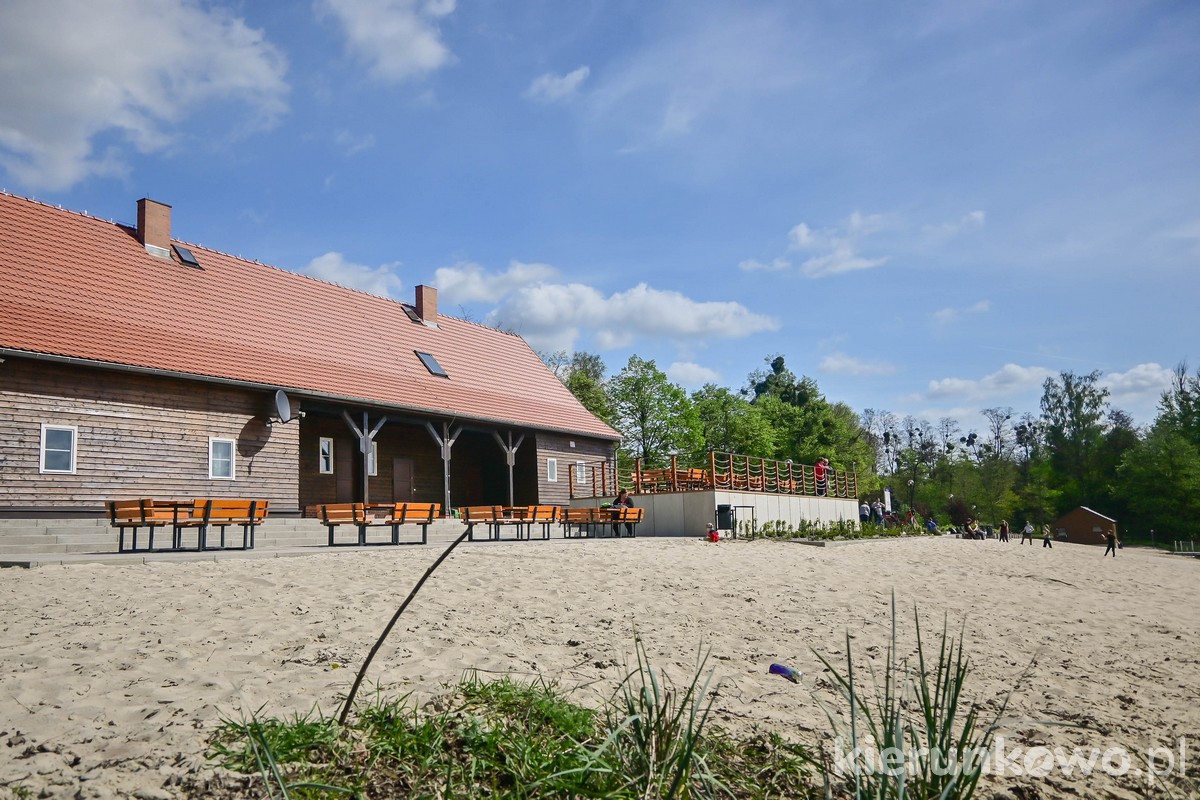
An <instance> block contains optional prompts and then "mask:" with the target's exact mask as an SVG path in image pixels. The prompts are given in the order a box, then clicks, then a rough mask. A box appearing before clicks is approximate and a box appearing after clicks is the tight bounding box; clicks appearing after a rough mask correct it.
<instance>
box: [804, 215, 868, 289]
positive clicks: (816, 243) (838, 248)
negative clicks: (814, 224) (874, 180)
mask: <svg viewBox="0 0 1200 800" xmlns="http://www.w3.org/2000/svg"><path fill="white" fill-rule="evenodd" d="M888 224H889V223H888V220H887V218H886V217H885V216H883V215H882V214H868V215H865V216H864V215H863V214H861V213H859V212H858V211H855V212H854V213H853V214H851V215H850V216H849V217H847V218H846V220H845V222H843V223H842V225H841V226H838V227H833V228H822V229H818V230H814V229H813V228H810V227H809V226H808V224H807V223H805V222H801V223H800V224H798V225H797V226H796V227H794V228H792V230H791V231H790V232H789V234H788V241H789V249H791V250H796V251H802V252H808V253H813V254H814V255H813V256H812V257H811V258H809V259H808V260H806V261H805V262H804V263H803V264H801V265H800V271H801V272H802V273H804V274H805V275H807V276H808V277H810V278H824V277H828V276H830V275H840V274H842V273H845V272H854V271H856V270H863V269H873V268H875V267H878V266H882V265H883V264H886V263H887V261H888V257H887V256H884V257H882V258H865V257H863V256H861V255H859V252H858V251H859V248H860V247H861V245H862V240H863V239H865V238H868V237H870V236H872V235H873V234H875V233H878V232H879V231H882V230H884V229H885V228H887V226H888Z"/></svg>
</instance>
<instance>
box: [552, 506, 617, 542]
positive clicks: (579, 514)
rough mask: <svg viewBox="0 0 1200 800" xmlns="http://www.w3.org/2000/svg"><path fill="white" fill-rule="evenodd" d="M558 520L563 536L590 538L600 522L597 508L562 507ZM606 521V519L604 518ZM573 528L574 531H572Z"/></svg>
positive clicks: (566, 537) (568, 537)
mask: <svg viewBox="0 0 1200 800" xmlns="http://www.w3.org/2000/svg"><path fill="white" fill-rule="evenodd" d="M559 520H560V521H561V522H562V528H563V538H564V539H571V538H590V537H591V536H592V532H593V530H594V529H595V527H596V526H597V525H599V524H600V522H601V519H600V509H598V508H564V509H563V513H562V514H561V515H560V517H559ZM606 521H607V520H606ZM572 530H575V531H576V532H575V533H572Z"/></svg>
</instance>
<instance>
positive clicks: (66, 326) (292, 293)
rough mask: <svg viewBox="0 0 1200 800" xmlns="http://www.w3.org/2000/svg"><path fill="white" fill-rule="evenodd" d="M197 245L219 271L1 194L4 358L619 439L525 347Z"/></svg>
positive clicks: (507, 337)
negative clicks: (185, 378) (13, 354)
mask: <svg viewBox="0 0 1200 800" xmlns="http://www.w3.org/2000/svg"><path fill="white" fill-rule="evenodd" d="M180 243H181V244H183V243H182V242H180ZM186 246H187V247H188V248H190V249H191V251H192V252H193V253H194V254H195V256H196V257H197V259H198V260H199V261H200V263H201V265H202V266H203V269H195V268H192V267H188V266H184V265H183V264H180V263H178V261H175V260H171V261H168V260H166V259H162V258H157V257H155V256H152V255H150V254H149V253H147V252H146V250H145V249H144V248H143V247H142V244H141V242H139V241H138V238H137V233H136V231H135V230H133V229H131V228H129V227H126V226H123V225H118V224H114V223H111V222H105V221H104V220H100V219H96V218H94V217H89V216H86V215H83V214H78V213H74V212H71V211H64V210H62V209H57V208H54V207H51V206H48V205H45V204H42V203H39V202H36V201H32V200H27V199H25V198H21V197H16V196H13V195H9V194H4V193H0V348H8V349H12V350H19V351H29V352H34V353H39V354H51V355H55V356H68V357H74V358H80V359H86V360H88V361H95V362H102V364H103V363H107V364H113V365H127V366H134V367H140V368H149V369H155V370H166V371H168V372H173V373H180V374H184V375H194V376H197V377H200V378H218V379H226V380H234V381H245V382H248V383H253V384H260V385H265V386H278V387H282V388H284V389H287V390H289V391H292V392H295V393H297V394H298V395H300V396H303V395H304V394H305V393H306V392H307V393H311V394H314V395H332V396H335V397H342V398H347V399H348V400H350V401H355V400H357V401H360V402H363V403H367V404H371V405H379V406H384V407H391V408H395V409H405V410H413V411H417V412H422V413H430V414H435V415H442V416H457V417H460V418H471V419H477V420H483V421H488V422H495V423H499V424H502V425H504V424H507V425H512V426H519V427H528V428H533V429H540V430H554V431H564V432H568V433H575V434H580V435H588V436H595V437H601V438H606V439H615V438H618V434H617V433H616V432H615V431H614V430H613V429H612V428H610V427H609V426H607V425H605V424H604V423H603V422H601V421H600V420H598V419H597V418H596V417H594V416H593V415H592V414H591V413H589V412H588V411H587V409H585V408H584V407H583V406H582V405H580V403H579V401H578V400H576V399H575V397H574V396H573V395H572V394H571V393H570V392H569V391H567V389H566V388H565V387H564V386H563V385H562V383H561V382H559V380H558V379H557V378H555V377H554V374H553V373H552V372H550V370H549V369H548V368H547V367H546V366H545V364H543V363H542V361H541V359H540V358H538V356H537V354H536V353H534V352H533V350H531V349H530V347H529V345H528V344H526V343H525V340H524V339H522V338H520V337H519V336H514V335H512V334H508V333H503V332H501V331H497V330H494V329H492V328H487V327H484V326H482V325H476V324H474V323H470V322H464V321H463V320H459V319H455V318H453V317H447V316H444V315H443V316H439V318H438V325H439V327H438V328H430V327H426V326H424V325H420V324H416V323H414V322H412V321H411V320H410V319H409V317H408V315H407V314H405V312H404V307H403V306H402V305H401V304H400V303H398V302H396V301H394V300H386V299H383V298H380V297H375V296H373V295H369V294H364V293H362V292H358V291H354V290H352V289H347V288H344V287H341V286H336V285H334V284H330V283H325V282H323V281H319V280H316V279H314V278H310V277H307V276H304V275H298V274H296V273H292V272H287V271H285V270H282V269H278V268H275V267H270V266H267V265H265V264H259V263H257V262H254V261H246V260H244V259H240V258H235V257H233V256H230V255H226V254H224V253H220V252H215V251H213V250H207V249H205V248H203V247H198V246H196V245H190V244H187V245H186ZM414 350H420V351H423V352H428V353H431V354H433V356H434V357H435V358H437V360H438V361H439V362H440V363H441V365H442V367H443V368H445V370H446V372H447V373H448V374H449V376H450V377H449V378H439V377H435V376H433V375H431V374H430V373H429V372H428V370H426V369H425V367H424V365H423V364H422V363H421V361H420V360H419V359H418V358H417V356H416V355H415V354H414V352H413V351H414Z"/></svg>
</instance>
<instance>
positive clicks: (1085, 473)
mask: <svg viewBox="0 0 1200 800" xmlns="http://www.w3.org/2000/svg"><path fill="white" fill-rule="evenodd" d="M1099 381H1100V371H1099V370H1095V371H1093V372H1090V373H1088V374H1087V375H1076V374H1075V373H1073V372H1062V373H1060V374H1059V377H1058V379H1054V378H1047V379H1046V382H1045V383H1044V384H1043V385H1042V402H1041V406H1042V420H1043V422H1044V423H1045V437H1046V447H1047V450H1048V452H1049V456H1050V464H1051V467H1052V468H1053V470H1054V475H1055V480H1056V482H1057V485H1056V486H1055V488H1056V489H1057V490H1058V491H1060V492H1061V503H1062V504H1061V505H1060V507H1059V511H1060V512H1061V511H1066V510H1068V509H1070V508H1073V507H1075V506H1077V505H1080V504H1087V503H1092V504H1095V503H1096V499H1095V498H1097V497H1098V496H1099V494H1100V493H1101V491H1102V483H1103V477H1102V475H1101V474H1100V472H1099V467H1100V464H1099V461H1098V454H1099V450H1100V445H1101V442H1102V441H1103V437H1104V418H1105V414H1106V413H1107V411H1108V389H1106V388H1104V387H1102V386H1100V385H1099Z"/></svg>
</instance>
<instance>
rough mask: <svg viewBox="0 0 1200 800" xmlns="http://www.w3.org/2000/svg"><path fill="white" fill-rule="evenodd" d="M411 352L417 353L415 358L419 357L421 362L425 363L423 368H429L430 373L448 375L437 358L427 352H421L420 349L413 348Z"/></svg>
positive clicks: (447, 376)
mask: <svg viewBox="0 0 1200 800" xmlns="http://www.w3.org/2000/svg"><path fill="white" fill-rule="evenodd" d="M413 352H414V353H416V354H417V358H419V359H421V363H422V364H424V365H425V369H427V370H429V374H430V375H437V376H438V377H439V378H449V377H450V375H449V374H448V373H447V372H446V370H444V369H442V365H441V364H439V363H438V360H437V359H436V358H434V357H433V356H431V355H430V354H429V353H422V352H421V351H420V350H414V351H413Z"/></svg>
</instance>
